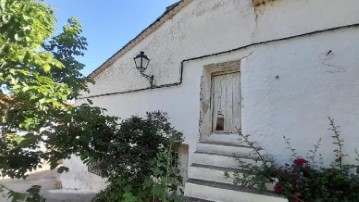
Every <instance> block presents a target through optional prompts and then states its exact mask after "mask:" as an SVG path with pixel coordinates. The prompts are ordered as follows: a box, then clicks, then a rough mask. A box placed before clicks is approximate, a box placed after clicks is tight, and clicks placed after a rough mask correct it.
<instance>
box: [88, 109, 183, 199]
mask: <svg viewBox="0 0 359 202" xmlns="http://www.w3.org/2000/svg"><path fill="white" fill-rule="evenodd" d="M181 143H182V133H180V132H178V131H176V130H175V129H174V128H173V127H172V126H171V124H170V123H169V122H168V120H167V118H166V116H165V115H163V114H162V113H160V112H153V113H147V117H146V118H145V119H144V118H140V117H137V116H133V117H131V118H129V119H127V120H125V121H123V122H122V123H121V124H120V128H119V129H118V130H117V131H116V132H115V133H114V135H113V137H111V141H110V144H107V145H108V146H107V147H103V148H105V149H104V151H100V152H98V153H99V154H100V155H99V156H96V158H92V159H90V160H92V161H96V162H100V167H101V168H102V171H103V172H102V175H103V176H104V177H108V181H109V183H110V184H109V186H108V187H107V188H106V189H105V190H104V191H102V192H101V193H100V194H98V195H97V196H96V197H95V198H94V199H93V201H106V202H107V201H177V200H179V199H178V197H177V195H176V193H175V192H176V191H177V188H178V186H179V185H180V184H181V177H180V175H179V170H178V169H177V159H176V158H175V157H174V152H175V151H176V150H177V148H178V147H179V146H180V144H181ZM97 144H100V145H102V144H106V143H102V142H101V141H97Z"/></svg>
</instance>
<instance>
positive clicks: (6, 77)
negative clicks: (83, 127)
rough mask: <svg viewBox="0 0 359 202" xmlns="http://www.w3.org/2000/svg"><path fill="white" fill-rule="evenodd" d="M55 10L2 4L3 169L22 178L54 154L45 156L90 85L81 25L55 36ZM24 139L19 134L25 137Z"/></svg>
mask: <svg viewBox="0 0 359 202" xmlns="http://www.w3.org/2000/svg"><path fill="white" fill-rule="evenodd" d="M55 20H56V19H55V17H54V15H53V8H52V7H50V6H49V5H47V4H45V3H43V2H42V1H40V0H0V84H1V90H0V109H1V110H0V170H1V174H2V176H6V175H7V176H10V177H16V178H21V177H25V173H26V171H28V170H32V169H36V168H37V166H38V165H41V160H42V159H50V158H51V159H52V160H53V162H51V164H52V165H53V167H55V165H56V161H55V159H54V156H56V155H54V153H56V152H57V151H55V150H51V146H50V145H49V149H50V150H49V151H48V152H42V151H39V150H38V148H39V143H40V142H45V143H46V142H49V141H51V137H52V136H51V137H50V136H49V137H47V138H45V136H46V135H47V134H49V130H50V129H51V127H52V126H53V125H54V124H57V125H61V123H62V122H63V119H66V118H68V116H70V115H72V114H73V112H74V111H75V110H74V109H73V107H72V106H70V105H69V104H68V103H67V101H68V100H69V99H74V98H76V97H77V96H78V92H79V91H87V85H86V84H87V83H88V82H89V81H90V80H89V79H88V78H86V77H84V76H83V75H82V74H81V73H80V70H81V69H82V68H83V67H84V65H83V64H82V63H80V62H78V61H77V60H76V58H77V57H78V56H82V55H83V51H84V50H86V46H87V43H86V39H85V38H84V37H82V36H81V32H82V27H81V25H80V23H79V22H78V21H77V20H76V19H74V18H71V19H69V20H68V24H67V25H65V26H64V27H63V30H62V33H60V34H58V35H57V36H54V34H53V32H54V28H55ZM20 132H21V133H22V135H19V133H20Z"/></svg>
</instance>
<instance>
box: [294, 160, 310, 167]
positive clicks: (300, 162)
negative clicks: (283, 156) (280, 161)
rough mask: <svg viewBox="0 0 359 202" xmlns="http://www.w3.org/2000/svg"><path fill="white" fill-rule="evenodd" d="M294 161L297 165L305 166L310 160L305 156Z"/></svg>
mask: <svg viewBox="0 0 359 202" xmlns="http://www.w3.org/2000/svg"><path fill="white" fill-rule="evenodd" d="M293 163H294V164H295V165H297V166H303V165H304V164H306V163H308V161H307V160H305V159H303V158H297V159H295V160H294V161H293Z"/></svg>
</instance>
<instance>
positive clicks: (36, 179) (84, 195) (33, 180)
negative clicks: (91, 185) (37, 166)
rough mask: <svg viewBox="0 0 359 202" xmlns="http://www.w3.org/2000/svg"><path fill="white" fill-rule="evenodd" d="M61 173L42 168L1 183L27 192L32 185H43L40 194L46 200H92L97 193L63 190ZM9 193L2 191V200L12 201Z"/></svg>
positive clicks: (70, 201) (54, 201) (59, 201)
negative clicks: (23, 176) (23, 177)
mask: <svg viewBox="0 0 359 202" xmlns="http://www.w3.org/2000/svg"><path fill="white" fill-rule="evenodd" d="M59 178H60V175H59V174H58V173H57V171H56V169H55V170H48V169H47V170H41V171H38V172H35V173H31V174H30V175H29V177H27V178H26V179H25V180H23V179H0V184H1V185H4V186H5V187H7V188H8V189H11V190H14V191H16V192H26V190H27V189H29V188H30V187H31V186H32V185H41V192H40V194H41V195H42V196H43V197H45V198H46V202H78V201H79V202H90V201H91V199H92V198H93V197H94V196H95V195H96V192H92V191H80V190H62V189H60V188H61V183H60V181H59ZM6 194H7V193H5V192H2V193H0V202H8V201H9V202H10V200H8V199H7V196H6Z"/></svg>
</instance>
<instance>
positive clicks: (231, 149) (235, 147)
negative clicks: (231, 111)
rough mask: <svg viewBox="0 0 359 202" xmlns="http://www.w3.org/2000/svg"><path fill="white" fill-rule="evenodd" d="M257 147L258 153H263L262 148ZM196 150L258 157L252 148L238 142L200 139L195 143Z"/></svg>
mask: <svg viewBox="0 0 359 202" xmlns="http://www.w3.org/2000/svg"><path fill="white" fill-rule="evenodd" d="M257 149H260V153H261V154H264V150H261V148H258V147H257ZM197 151H198V152H205V153H215V154H224V155H235V156H248V157H258V154H256V153H254V151H253V148H251V147H249V146H246V145H242V144H238V143H227V142H211V141H201V142H199V143H198V144H197Z"/></svg>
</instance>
